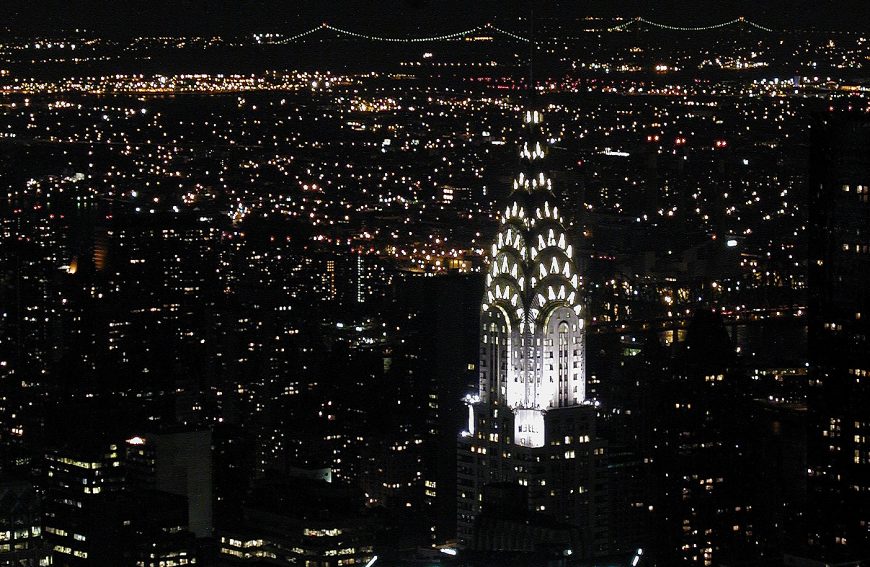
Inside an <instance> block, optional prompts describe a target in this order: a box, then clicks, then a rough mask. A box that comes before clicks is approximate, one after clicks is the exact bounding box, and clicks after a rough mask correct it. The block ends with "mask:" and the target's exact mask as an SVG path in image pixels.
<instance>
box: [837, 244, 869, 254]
mask: <svg viewBox="0 0 870 567" xmlns="http://www.w3.org/2000/svg"><path fill="white" fill-rule="evenodd" d="M849 251H854V252H855V254H868V253H870V244H862V243H860V242H856V243H855V244H854V245H851V244H849V243H845V242H844V243H843V252H849Z"/></svg>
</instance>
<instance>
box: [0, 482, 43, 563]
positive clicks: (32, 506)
mask: <svg viewBox="0 0 870 567" xmlns="http://www.w3.org/2000/svg"><path fill="white" fill-rule="evenodd" d="M41 512H42V511H41V509H40V500H39V497H38V496H37V494H36V491H35V490H34V489H33V485H32V484H30V483H29V482H22V481H7V482H0V565H2V566H4V567H5V566H13V565H14V566H16V567H41V566H42V565H51V555H50V553H49V551H48V548H47V547H46V545H45V543H44V541H43V538H42V513H41Z"/></svg>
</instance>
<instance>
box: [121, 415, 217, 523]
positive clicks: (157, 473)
mask: <svg viewBox="0 0 870 567" xmlns="http://www.w3.org/2000/svg"><path fill="white" fill-rule="evenodd" d="M211 450H212V449H211V430H208V429H204V430H199V431H178V432H165V433H157V434H153V435H148V436H144V437H140V436H136V437H132V438H130V439H128V440H127V444H126V460H127V468H128V476H129V480H130V484H131V485H132V486H134V487H137V488H143V489H152V490H159V491H162V492H168V493H170V494H175V495H178V496H184V497H186V498H187V514H188V520H189V522H188V525H189V526H190V528H189V529H190V531H191V532H193V533H194V534H196V537H210V536H211V533H212V506H213V504H212V456H211Z"/></svg>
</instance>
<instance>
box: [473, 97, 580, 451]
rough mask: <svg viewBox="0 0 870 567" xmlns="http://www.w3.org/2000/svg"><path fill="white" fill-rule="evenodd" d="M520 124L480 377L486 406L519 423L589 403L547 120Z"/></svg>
mask: <svg viewBox="0 0 870 567" xmlns="http://www.w3.org/2000/svg"><path fill="white" fill-rule="evenodd" d="M523 118H524V135H523V139H522V140H521V142H520V144H519V157H520V167H519V170H520V171H519V173H518V174H517V176H516V178H515V179H514V181H513V191H512V192H511V195H510V198H509V200H508V203H507V205H505V208H504V209H503V210H502V211H501V215H500V217H501V218H500V225H499V229H498V234H497V235H496V238H495V240H494V242H493V244H492V246H491V249H490V257H489V260H490V262H489V270H488V273H487V276H486V292H485V297H484V301H483V304H482V310H483V312H482V314H481V323H482V329H481V373H480V398H481V401H482V402H485V403H486V402H489V403H493V404H498V405H503V406H507V407H510V408H512V409H513V410H514V411H515V412H516V413H517V416H518V419H519V418H520V414H521V412H522V411H523V410H532V411H535V412H543V411H546V410H548V409H551V408H557V407H565V406H572V405H578V404H581V403H582V402H583V401H584V400H585V363H584V362H585V360H584V359H585V356H584V342H585V341H584V336H585V334H584V333H585V332H584V325H583V319H582V306H581V294H580V276H579V274H578V273H577V268H576V266H575V264H574V248H573V246H572V245H571V244H570V242H569V240H568V235H567V233H566V231H565V227H564V221H563V219H562V216H561V214H560V211H559V207H558V205H556V199H555V197H554V196H553V192H552V190H551V181H550V178H549V176H548V175H547V172H546V168H545V157H546V154H547V146H546V142H545V140H544V139H543V136H542V134H541V124H542V121H543V115H542V114H541V113H540V112H538V111H536V110H526V111H525V113H524V116H523ZM526 417H529V416H526ZM538 418H540V419H543V418H542V416H537V417H535V419H538ZM523 441H524V440H523V439H522V438H517V443H518V444H523ZM525 441H527V442H529V443H534V441H532V440H529V439H526V440H525Z"/></svg>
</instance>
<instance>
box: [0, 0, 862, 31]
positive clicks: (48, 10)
mask: <svg viewBox="0 0 870 567" xmlns="http://www.w3.org/2000/svg"><path fill="white" fill-rule="evenodd" d="M535 11H536V18H538V19H540V20H542V21H545V20H547V19H557V20H563V21H564V20H568V19H571V18H582V17H601V18H614V17H624V18H633V17H636V16H643V17H646V18H650V19H655V20H656V21H659V22H661V23H664V24H669V25H683V26H703V25H710V24H716V23H719V22H722V21H726V20H730V19H733V18H737V17H741V16H743V17H746V18H748V19H752V20H753V21H756V22H758V23H760V24H763V25H765V26H769V27H775V28H780V29H817V30H823V31H827V30H831V31H851V32H860V31H864V30H866V29H867V25H866V22H867V21H870V3H867V2H858V1H844V0H826V1H822V2H819V1H812V2H811V1H810V0H772V1H768V2H764V3H758V2H752V1H749V0H725V1H710V0H701V1H690V0H671V1H668V2H658V3H650V2H644V1H642V0H626V1H624V2H619V3H612V2H606V1H604V0H593V1H591V2H586V3H578V2H571V1H560V0H549V1H545V2H541V3H539V4H538V5H536V6H535ZM528 13H529V3H528V2H519V1H515V0H513V1H508V2H498V1H495V0H485V1H481V2H476V3H473V4H468V3H465V2H458V1H456V0H444V1H438V2H436V1H431V0H389V1H377V2H376V1H373V0H341V1H337V0H326V1H322V2H315V1H312V0H302V1H297V2H286V1H280V0H263V1H259V2H253V1H235V0H217V1H213V2H210V1H205V0H183V1H171V0H155V1H144V0H135V1H131V2H125V3H124V5H120V6H119V5H118V3H115V2H109V1H108V0H70V1H61V0H47V1H44V2H39V3H35V2H7V3H4V5H3V6H0V18H2V21H3V22H4V24H3V26H2V27H3V28H4V29H5V30H6V31H7V32H8V33H12V34H14V35H18V36H26V35H28V34H48V35H50V34H51V33H52V32H69V31H70V30H74V29H85V30H88V31H89V32H93V33H96V34H99V35H110V36H136V35H161V34H166V35H184V34H197V35H235V34H243V33H252V32H277V33H285V34H292V33H297V32H299V31H303V30H305V29H309V28H310V27H312V26H315V25H317V24H319V23H321V22H324V21H328V22H330V23H331V24H333V25H340V26H353V27H354V28H356V29H364V30H365V31H368V32H371V33H396V34H404V35H414V34H415V33H419V32H446V33H449V32H451V31H455V30H457V29H460V28H464V27H467V26H469V25H478V24H483V23H486V22H488V21H497V22H501V23H503V24H505V23H507V22H510V21H511V20H515V19H523V20H524V19H525V18H526V17H527V15H528ZM457 15H461V17H460V18H457ZM523 25H524V24H523ZM517 31H520V30H517Z"/></svg>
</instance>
